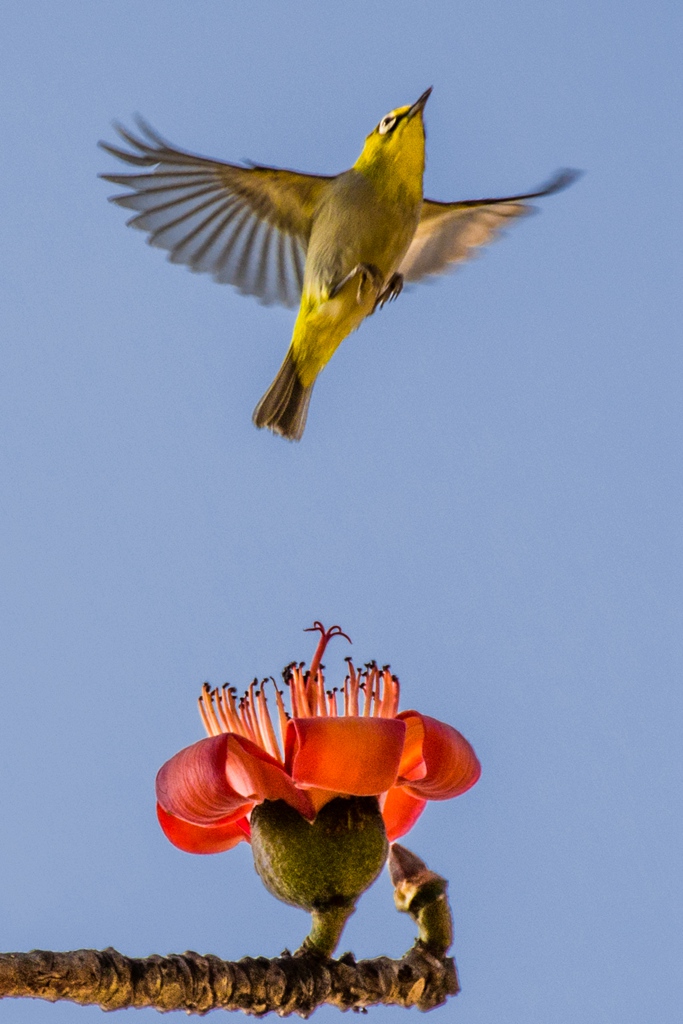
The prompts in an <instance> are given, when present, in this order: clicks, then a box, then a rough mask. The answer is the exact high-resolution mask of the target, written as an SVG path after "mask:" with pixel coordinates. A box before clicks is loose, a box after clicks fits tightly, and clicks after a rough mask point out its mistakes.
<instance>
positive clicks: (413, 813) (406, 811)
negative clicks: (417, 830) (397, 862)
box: [382, 786, 427, 843]
mask: <svg viewBox="0 0 683 1024" xmlns="http://www.w3.org/2000/svg"><path fill="white" fill-rule="evenodd" d="M426 804H427V801H426V800H421V799H419V798H418V797H416V796H412V794H410V793H408V792H407V791H406V790H405V789H404V788H403V786H394V787H393V788H392V789H390V790H389V792H388V793H387V798H386V800H385V801H384V807H383V808H382V817H383V818H384V827H385V828H386V830H387V839H388V840H389V842H390V843H393V842H394V840H395V839H400V838H401V836H404V835H405V834H406V832H410V830H411V828H412V827H413V825H414V824H415V822H416V821H417V819H418V818H419V817H420V815H421V814H422V812H423V810H424V809H425V806H426Z"/></svg>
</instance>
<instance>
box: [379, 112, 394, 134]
mask: <svg viewBox="0 0 683 1024" xmlns="http://www.w3.org/2000/svg"><path fill="white" fill-rule="evenodd" d="M395 124H396V118H395V117H394V115H393V114H387V116H386V117H383V118H382V120H381V121H380V123H379V129H378V131H379V133H380V135H386V134H387V132H390V131H391V129H392V128H393V127H394V125H395Z"/></svg>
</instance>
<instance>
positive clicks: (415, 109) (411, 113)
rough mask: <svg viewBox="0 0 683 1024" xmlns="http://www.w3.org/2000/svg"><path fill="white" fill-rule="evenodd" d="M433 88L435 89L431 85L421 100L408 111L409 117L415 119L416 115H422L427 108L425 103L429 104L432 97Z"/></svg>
mask: <svg viewBox="0 0 683 1024" xmlns="http://www.w3.org/2000/svg"><path fill="white" fill-rule="evenodd" d="M432 88H433V86H431V85H430V86H429V88H428V89H426V90H425V91H424V92H423V93H422V95H421V96H420V98H419V100H416V101H415V103H413V105H412V107H411V108H410V110H409V111H408V117H414V116H415V114H421V113H422V111H423V110H424V108H425V103H426V102H427V100H428V99H429V97H430V96H431V93H432Z"/></svg>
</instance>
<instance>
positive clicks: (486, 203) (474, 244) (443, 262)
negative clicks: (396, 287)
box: [398, 170, 579, 281]
mask: <svg viewBox="0 0 683 1024" xmlns="http://www.w3.org/2000/svg"><path fill="white" fill-rule="evenodd" d="M578 175H579V172H578V171H572V170H564V171H560V172H559V173H558V174H556V175H555V177H554V178H552V180H551V181H549V182H548V183H547V185H544V186H543V187H542V188H540V189H538V190H537V191H536V192H529V193H526V194H525V195H519V196H508V197H506V198H504V199H468V200H466V201H465V202H458V203H438V202H435V201H434V200H432V199H425V201H424V202H423V204H422V212H421V214H420V223H419V224H418V226H417V230H416V232H415V234H414V236H413V240H412V242H411V243H410V248H409V249H408V252H407V253H406V255H405V256H404V257H403V260H402V262H401V265H400V267H399V268H398V269H399V273H401V274H403V277H404V278H405V280H406V281H421V280H422V278H424V277H428V276H429V275H430V274H442V273H444V271H446V270H450V269H451V268H452V267H453V265H454V264H457V263H460V262H462V261H463V260H466V259H468V258H469V257H471V256H473V255H474V254H475V250H476V249H478V248H479V247H480V246H482V245H486V243H487V242H490V241H491V240H492V239H493V238H494V237H495V235H496V233H497V232H498V231H499V230H501V228H503V226H504V225H505V222H506V221H511V220H514V219H515V218H516V217H519V216H521V215H522V214H525V213H529V212H531V209H532V207H530V206H528V205H527V200H528V199H536V198H537V197H539V196H548V195H550V194H551V193H553V192H559V191H560V189H563V188H567V186H568V185H571V183H572V182H573V181H575V180H576V178H577V177H578Z"/></svg>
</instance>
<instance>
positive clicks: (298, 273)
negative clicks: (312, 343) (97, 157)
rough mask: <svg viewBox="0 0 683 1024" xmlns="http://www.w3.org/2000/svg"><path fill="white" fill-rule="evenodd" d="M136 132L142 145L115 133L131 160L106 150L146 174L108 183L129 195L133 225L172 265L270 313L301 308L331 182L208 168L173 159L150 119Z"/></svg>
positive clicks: (201, 160)
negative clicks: (309, 253)
mask: <svg viewBox="0 0 683 1024" xmlns="http://www.w3.org/2000/svg"><path fill="white" fill-rule="evenodd" d="M137 124H138V128H139V131H140V134H139V135H134V134H132V133H131V132H129V131H127V130H126V129H124V128H122V127H120V126H117V131H118V133H119V135H120V136H121V137H122V139H123V140H124V141H125V142H126V143H128V145H129V146H130V147H131V150H132V152H129V151H127V150H124V149H119V148H118V147H116V146H110V145H108V144H107V143H104V142H101V143H100V145H101V146H102V148H103V149H105V150H106V151H107V152H108V153H111V154H112V156H115V157H117V158H118V159H119V160H123V161H124V162H125V163H128V164H132V165H134V166H135V167H139V168H142V170H141V171H140V172H139V173H135V174H102V175H101V177H102V178H104V179H105V180H106V181H112V182H114V183H115V184H117V185H123V186H124V187H125V188H127V189H129V191H128V192H126V193H124V194H123V195H117V196H112V201H113V202H115V203H118V204H119V206H125V207H127V208H128V209H131V210H136V211H137V214H136V216H135V217H133V218H131V220H129V221H128V223H129V224H130V225H132V226H133V227H136V228H140V229H141V230H142V231H147V232H148V233H149V235H148V238H147V241H148V242H149V243H150V245H155V246H158V247H159V248H161V249H167V250H168V253H169V256H168V258H169V260H170V261H171V262H172V263H185V264H186V265H187V266H188V267H190V269H191V270H194V271H197V272H204V273H208V274H212V275H213V278H214V280H216V281H218V282H220V283H222V284H232V285H235V287H237V288H238V289H239V290H240V291H241V292H243V293H245V294H247V295H256V296H257V297H258V298H259V299H260V300H261V301H262V302H264V303H266V304H270V303H274V302H278V303H281V304H282V305H285V306H296V305H298V303H299V299H300V297H301V289H302V287H303V275H304V264H305V261H306V250H307V247H308V239H309V236H310V233H311V224H312V220H313V214H314V211H315V208H316V205H317V203H318V200H319V197H320V194H321V192H322V191H323V189H324V187H325V184H326V183H327V182H328V181H330V179H329V178H326V177H323V176H319V175H313V174H299V173H298V172H297V171H287V170H279V169H277V168H273V167H262V166H259V165H253V166H249V167H239V166H237V165H235V164H228V163H223V162H221V161H218V160H208V159H206V158H205V157H202V156H196V155H195V154H193V153H187V152H185V151H183V150H181V149H175V148H174V147H173V146H171V145H169V143H167V142H166V141H165V140H164V139H162V138H161V137H160V136H159V135H157V133H156V132H155V131H154V130H153V129H152V128H151V127H150V126H149V125H148V124H147V123H146V122H145V121H143V120H142V119H138V122H137Z"/></svg>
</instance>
